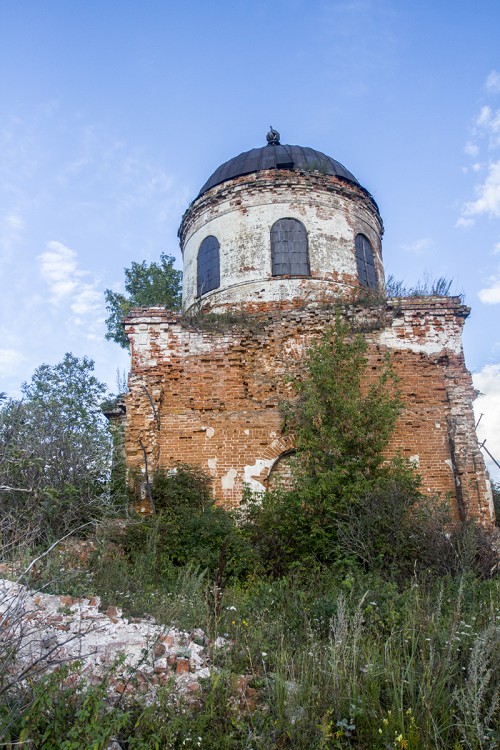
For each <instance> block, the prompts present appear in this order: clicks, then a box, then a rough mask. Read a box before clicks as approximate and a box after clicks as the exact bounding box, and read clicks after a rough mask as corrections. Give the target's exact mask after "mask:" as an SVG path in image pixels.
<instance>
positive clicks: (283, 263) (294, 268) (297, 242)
mask: <svg viewBox="0 0 500 750" xmlns="http://www.w3.org/2000/svg"><path fill="white" fill-rule="evenodd" d="M271 261H272V275H273V276H309V275H310V272H309V252H308V248H307V230H306V228H305V226H304V225H303V224H302V222H300V221H297V219H279V220H278V221H277V222H276V223H275V224H273V226H272V227H271Z"/></svg>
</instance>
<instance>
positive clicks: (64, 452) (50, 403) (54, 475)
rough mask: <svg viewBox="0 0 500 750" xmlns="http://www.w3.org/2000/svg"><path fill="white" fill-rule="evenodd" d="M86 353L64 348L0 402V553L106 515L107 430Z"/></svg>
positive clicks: (37, 543) (99, 390)
mask: <svg viewBox="0 0 500 750" xmlns="http://www.w3.org/2000/svg"><path fill="white" fill-rule="evenodd" d="M93 369H94V363H93V361H92V360H91V359H88V358H87V357H83V358H82V359H79V358H78V357H75V356H74V355H73V354H71V353H68V354H66V355H65V356H64V359H63V360H62V362H60V363H59V364H57V365H54V366H50V365H41V366H40V367H38V368H37V369H36V370H35V373H34V374H33V377H32V379H31V381H30V382H29V383H24V384H23V386H22V398H21V399H7V398H5V399H4V400H3V401H2V403H1V404H0V502H1V512H0V535H1V537H0V541H1V544H2V557H4V558H5V557H6V556H8V555H9V554H14V555H15V554H17V553H18V551H19V550H20V549H24V550H26V549H27V548H32V549H33V548H35V549H36V548H37V547H39V546H40V545H42V546H43V545H45V546H48V545H49V544H51V543H52V542H53V541H54V540H55V539H58V538H60V537H61V536H63V535H64V534H66V533H68V532H70V531H74V530H75V529H76V528H78V527H80V526H82V524H86V523H88V522H90V521H93V520H95V519H97V518H99V517H102V516H103V515H105V514H106V510H107V509H109V506H110V503H111V499H110V497H109V493H108V485H107V481H108V475H109V467H110V458H111V443H110V438H109V433H108V430H107V427H106V424H105V419H104V418H103V415H102V412H101V409H100V406H99V403H100V401H101V400H102V398H103V394H104V393H105V391H106V386H105V385H104V384H103V383H100V382H99V381H98V379H97V378H96V377H95V376H94V375H93Z"/></svg>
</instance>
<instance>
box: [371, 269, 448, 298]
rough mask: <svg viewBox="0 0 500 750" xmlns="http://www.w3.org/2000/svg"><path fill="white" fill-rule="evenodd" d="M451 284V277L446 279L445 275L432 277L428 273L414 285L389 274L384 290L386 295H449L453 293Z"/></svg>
mask: <svg viewBox="0 0 500 750" xmlns="http://www.w3.org/2000/svg"><path fill="white" fill-rule="evenodd" d="M452 286H453V279H447V278H446V277H445V276H438V277H437V278H435V279H433V278H432V277H431V276H430V275H426V276H424V278H423V279H419V280H418V281H417V283H416V284H415V286H406V284H405V283H404V281H401V280H399V279H396V278H395V277H394V276H393V275H392V274H391V275H390V276H389V277H388V279H387V281H386V284H385V291H386V294H387V296H388V297H434V296H435V297H450V296H452V295H453V293H452V291H451V289H452ZM457 296H459V297H460V296H462V295H460V294H458V295H457Z"/></svg>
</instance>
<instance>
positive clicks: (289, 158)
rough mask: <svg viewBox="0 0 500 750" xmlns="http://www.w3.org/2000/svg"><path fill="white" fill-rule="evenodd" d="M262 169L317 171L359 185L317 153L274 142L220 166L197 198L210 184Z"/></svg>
mask: <svg viewBox="0 0 500 750" xmlns="http://www.w3.org/2000/svg"><path fill="white" fill-rule="evenodd" d="M262 169H292V170H295V171H299V172H300V171H305V172H312V171H316V170H317V171H319V172H323V174H331V175H335V176H336V177H342V178H343V179H344V180H348V181H349V182H354V183H355V184H356V185H359V182H358V181H357V179H356V178H355V177H354V175H353V174H351V173H350V172H349V170H347V169H346V168H345V167H344V166H343V165H342V164H341V163H340V162H338V161H335V159H332V158H331V157H330V156H327V155H326V154H323V153H322V152H321V151H316V150H315V149H314V148H307V147H303V146H286V145H283V146H282V145H281V144H279V143H277V144H270V145H267V146H262V148H253V149H252V150H251V151H244V152H243V153H242V154H240V155H239V156H235V157H234V158H233V159H229V161H226V162H225V163H224V164H221V166H220V167H219V168H218V169H216V170H215V172H214V173H213V174H212V176H211V177H209V178H208V180H207V181H206V182H205V184H204V185H203V187H202V189H201V190H200V192H199V194H198V197H200V195H203V193H206V192H207V190H210V188H212V187H214V185H220V184H221V182H226V181H227V180H232V179H233V178H234V177H240V176H241V175H244V174H250V173H251V172H259V171H260V170H262Z"/></svg>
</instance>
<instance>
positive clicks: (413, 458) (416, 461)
mask: <svg viewBox="0 0 500 750" xmlns="http://www.w3.org/2000/svg"><path fill="white" fill-rule="evenodd" d="M409 461H410V463H412V464H413V466H420V456H419V455H418V454H417V453H416V454H415V455H414V456H410V458H409Z"/></svg>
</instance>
